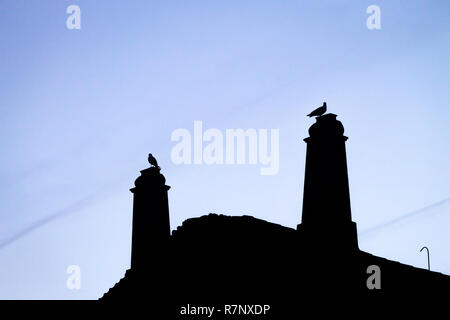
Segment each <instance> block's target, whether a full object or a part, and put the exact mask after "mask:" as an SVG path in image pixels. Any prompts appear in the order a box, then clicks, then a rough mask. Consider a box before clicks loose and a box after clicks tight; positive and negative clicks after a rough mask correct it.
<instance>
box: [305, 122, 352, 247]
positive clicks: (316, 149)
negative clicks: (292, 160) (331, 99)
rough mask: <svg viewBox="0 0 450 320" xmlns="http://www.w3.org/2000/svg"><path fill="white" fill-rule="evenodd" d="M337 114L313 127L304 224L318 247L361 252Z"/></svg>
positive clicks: (309, 140) (308, 239) (307, 237)
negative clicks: (351, 204) (352, 214)
mask: <svg viewBox="0 0 450 320" xmlns="http://www.w3.org/2000/svg"><path fill="white" fill-rule="evenodd" d="M336 117H337V116H336V115H335V114H332V113H330V114H326V115H323V116H321V117H317V118H316V123H314V124H313V125H312V126H311V127H310V128H309V137H308V138H306V139H304V141H305V142H306V144H307V149H306V166H305V186H304V191H303V212H302V223H301V224H299V225H298V226H297V229H298V230H299V231H300V234H301V237H302V238H303V239H304V240H305V242H306V243H307V244H308V243H309V244H310V245H314V246H325V247H333V246H336V247H337V246H339V247H340V248H341V249H345V248H348V249H357V248H358V238H357V234H356V223H354V222H353V221H352V217H351V209H350V192H349V186H348V175H347V158H346V152H345V141H347V139H348V138H347V137H346V136H344V126H343V125H342V123H341V122H340V121H338V120H336Z"/></svg>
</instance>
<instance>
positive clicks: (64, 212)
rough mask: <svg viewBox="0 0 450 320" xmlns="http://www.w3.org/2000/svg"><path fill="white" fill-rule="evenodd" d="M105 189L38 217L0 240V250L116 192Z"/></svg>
mask: <svg viewBox="0 0 450 320" xmlns="http://www.w3.org/2000/svg"><path fill="white" fill-rule="evenodd" d="M105 189H108V188H104V189H100V190H99V191H97V192H94V193H92V194H90V195H88V196H85V197H83V198H81V199H80V200H78V201H77V202H75V203H73V204H71V205H69V206H68V207H66V208H64V209H61V210H59V211H57V212H55V213H53V214H50V215H48V216H46V217H44V218H42V219H39V220H37V221H35V222H33V223H31V224H30V225H29V226H27V227H25V228H24V229H22V230H21V231H19V232H17V233H16V234H14V235H13V236H11V237H9V238H6V239H4V240H2V241H0V250H1V249H3V248H5V247H6V246H8V245H10V244H12V243H14V242H15V241H17V240H19V239H21V238H23V237H25V236H26V235H28V234H29V233H31V232H33V231H35V230H37V229H39V228H41V227H43V226H45V225H47V224H49V223H51V222H53V221H55V220H57V219H61V218H64V217H66V216H68V215H69V214H72V213H76V212H79V211H81V210H83V209H85V208H87V207H89V206H91V205H93V204H95V203H98V202H100V201H102V200H104V199H106V198H108V197H109V196H111V195H113V194H115V193H117V190H116V189H115V190H114V191H116V192H114V191H112V190H109V192H103V191H104V190H105ZM102 192H103V194H101V193H102Z"/></svg>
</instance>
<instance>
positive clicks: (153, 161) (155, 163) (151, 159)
mask: <svg viewBox="0 0 450 320" xmlns="http://www.w3.org/2000/svg"><path fill="white" fill-rule="evenodd" d="M148 163H150V164H151V165H152V166H153V167H155V168H159V166H158V161H156V158H155V157H154V156H153V155H152V154H151V153H149V154H148Z"/></svg>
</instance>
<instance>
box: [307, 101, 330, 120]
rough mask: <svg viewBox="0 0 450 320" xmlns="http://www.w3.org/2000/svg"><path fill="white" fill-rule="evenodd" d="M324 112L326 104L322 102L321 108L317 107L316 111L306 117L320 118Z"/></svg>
mask: <svg viewBox="0 0 450 320" xmlns="http://www.w3.org/2000/svg"><path fill="white" fill-rule="evenodd" d="M325 112H327V103H326V102H324V103H323V105H322V106H321V107H318V108H317V109H316V110H314V111H313V112H311V113H310V114H308V115H307V116H308V117H320V116H321V115H323V114H324V113H325Z"/></svg>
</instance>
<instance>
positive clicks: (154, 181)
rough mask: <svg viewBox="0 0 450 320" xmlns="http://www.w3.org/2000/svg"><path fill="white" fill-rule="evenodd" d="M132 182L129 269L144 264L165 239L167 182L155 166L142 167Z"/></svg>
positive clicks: (165, 243)
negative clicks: (131, 232)
mask: <svg viewBox="0 0 450 320" xmlns="http://www.w3.org/2000/svg"><path fill="white" fill-rule="evenodd" d="M134 184H135V187H134V188H132V189H130V191H131V192H132V193H133V194H134V200H133V235H132V247H131V269H134V270H136V269H140V268H142V267H145V266H148V265H149V263H150V261H151V260H152V259H155V257H156V256H158V255H159V254H160V253H161V250H163V249H164V248H166V245H167V242H168V241H169V237H170V222H169V203H168V198H167V191H168V190H169V189H170V186H167V185H166V179H165V177H164V176H163V175H162V174H161V173H160V168H159V167H158V166H152V167H150V168H148V169H145V170H142V171H141V175H140V176H139V177H138V178H137V179H136V181H135V182H134Z"/></svg>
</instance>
